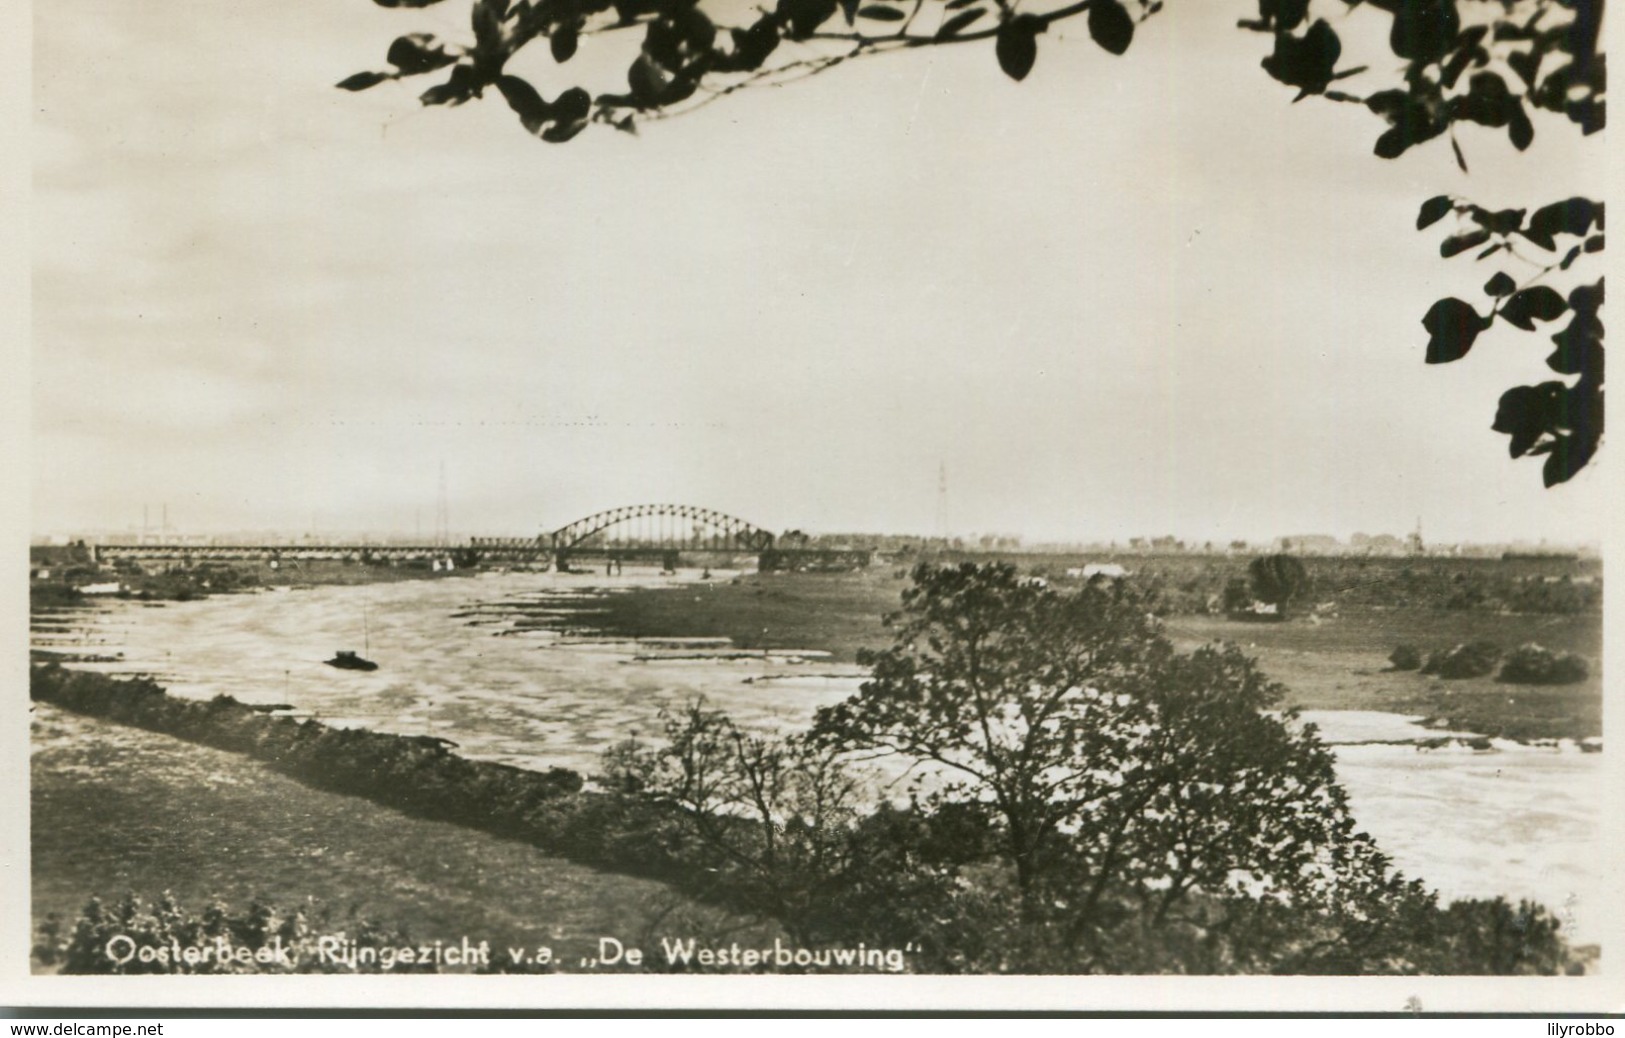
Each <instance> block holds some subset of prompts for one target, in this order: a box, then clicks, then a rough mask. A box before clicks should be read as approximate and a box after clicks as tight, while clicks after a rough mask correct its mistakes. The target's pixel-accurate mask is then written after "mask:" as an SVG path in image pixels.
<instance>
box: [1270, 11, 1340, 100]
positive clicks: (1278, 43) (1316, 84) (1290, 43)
mask: <svg viewBox="0 0 1625 1038" xmlns="http://www.w3.org/2000/svg"><path fill="white" fill-rule="evenodd" d="M1342 54H1343V41H1342V40H1340V39H1338V38H1337V33H1336V32H1335V31H1334V30H1333V29H1332V27H1331V26H1330V25H1328V24H1326V22H1325V21H1316V22H1315V24H1313V25H1311V26H1310V27H1309V31H1308V32H1306V33H1304V35H1303V36H1302V37H1301V38H1299V37H1296V36H1292V35H1289V34H1286V33H1281V34H1278V35H1277V36H1276V37H1275V53H1273V54H1271V55H1270V56H1269V57H1267V58H1265V59H1264V60H1263V62H1262V64H1263V66H1264V71H1265V72H1268V73H1269V74H1270V75H1271V76H1273V77H1275V78H1276V79H1277V80H1280V81H1281V82H1282V83H1285V84H1286V85H1287V86H1295V87H1297V88H1298V89H1299V90H1301V91H1302V92H1304V93H1306V94H1318V93H1320V92H1322V91H1323V90H1325V89H1326V86H1327V84H1328V83H1330V82H1331V81H1332V76H1333V74H1334V73H1333V70H1334V68H1335V67H1336V65H1337V59H1338V58H1339V57H1341V56H1342Z"/></svg>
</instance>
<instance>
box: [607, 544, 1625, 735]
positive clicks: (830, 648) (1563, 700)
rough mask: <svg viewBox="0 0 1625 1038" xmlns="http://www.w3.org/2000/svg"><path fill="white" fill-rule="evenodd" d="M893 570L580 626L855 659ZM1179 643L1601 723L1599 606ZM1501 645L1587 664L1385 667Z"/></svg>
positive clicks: (1218, 620) (735, 588)
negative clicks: (1502, 673) (1446, 673)
mask: <svg viewBox="0 0 1625 1038" xmlns="http://www.w3.org/2000/svg"><path fill="white" fill-rule="evenodd" d="M906 586H907V580H906V579H905V577H904V576H902V575H901V574H899V573H898V572H896V571H894V570H891V569H889V568H888V569H881V568H879V567H876V568H871V569H869V570H860V571H857V572H853V573H842V574H749V575H746V576H743V577H739V578H737V579H734V580H728V581H710V582H701V583H698V584H685V585H682V586H680V587H651V588H634V589H631V590H629V591H626V592H624V593H618V594H614V595H605V596H603V597H602V598H601V599H599V600H598V601H596V602H594V604H593V610H592V613H591V615H590V616H588V617H585V618H584V619H583V620H582V621H580V623H581V626H582V628H583V629H585V630H590V631H592V632H596V633H599V634H602V635H606V636H610V637H621V638H726V639H728V640H729V641H730V642H731V643H732V645H733V646H735V647H736V648H739V649H745V650H754V651H770V650H797V649H816V650H821V651H824V652H828V653H829V654H830V658H831V659H832V661H834V662H837V663H843V664H851V663H854V662H855V661H856V659H857V655H858V652H859V651H860V650H862V649H865V648H867V649H879V648H882V647H884V646H885V645H887V644H889V642H890V637H891V636H890V632H889V631H888V630H887V629H886V627H885V625H884V624H883V622H882V617H884V616H885V615H886V614H887V613H891V612H895V611H896V610H897V609H898V608H899V606H900V604H901V595H902V591H903V588H904V587H906ZM1167 630H1168V634H1169V636H1170V637H1172V638H1173V639H1174V640H1175V641H1176V642H1179V643H1181V644H1182V645H1184V646H1186V647H1190V646H1192V645H1195V644H1199V643H1202V642H1208V641H1231V642H1236V643H1238V644H1240V645H1241V646H1242V647H1243V648H1244V649H1245V650H1246V651H1247V652H1248V654H1249V655H1254V656H1256V657H1257V658H1258V659H1259V661H1260V663H1261V664H1262V665H1263V668H1264V671H1265V672H1266V673H1267V674H1268V675H1269V676H1270V677H1271V678H1273V679H1274V680H1276V681H1279V682H1281V683H1282V684H1283V685H1285V686H1286V689H1287V693H1286V700H1285V701H1286V704H1287V705H1291V706H1296V707H1299V708H1302V709H1306V710H1374V711H1385V712H1389V713H1398V714H1406V715H1410V716H1417V717H1425V718H1428V719H1429V723H1431V724H1433V725H1436V726H1437V727H1439V728H1441V729H1445V730H1451V731H1460V732H1472V733H1475V734H1479V735H1487V736H1498V737H1503V738H1508V739H1517V740H1521V741H1532V740H1544V739H1572V740H1575V741H1577V742H1578V741H1581V740H1585V739H1592V738H1596V737H1598V736H1600V735H1601V734H1602V678H1601V667H1600V661H1601V655H1602V616H1601V614H1600V613H1570V614H1558V615H1538V614H1505V613H1485V612H1472V611H1465V610H1444V609H1426V608H1415V607H1410V608H1403V609H1386V608H1381V607H1377V606H1370V605H1359V604H1356V605H1350V606H1347V607H1344V608H1342V609H1339V610H1337V611H1335V612H1328V613H1327V614H1325V615H1317V614H1310V615H1305V616H1302V617H1299V618H1295V619H1292V620H1289V621H1287V622H1285V623H1279V624H1259V623H1246V622H1242V621H1237V620H1231V619H1228V618H1226V617H1224V616H1222V615H1199V614H1197V615H1180V616H1174V617H1170V618H1169V619H1168V621H1167ZM1479 640H1483V641H1488V642H1491V643H1493V644H1496V645H1498V646H1500V647H1502V648H1503V649H1504V650H1511V649H1513V648H1515V647H1516V646H1518V645H1521V644H1524V643H1526V642H1530V641H1535V642H1539V643H1540V644H1542V645H1544V646H1546V647H1547V648H1551V649H1557V650H1562V651H1564V652H1574V653H1578V654H1580V655H1582V656H1584V657H1586V658H1588V659H1589V660H1591V661H1592V667H1591V674H1590V675H1589V676H1588V677H1587V678H1586V679H1585V680H1584V681H1580V682H1576V683H1574V684H1568V685H1549V686H1534V685H1518V684H1509V683H1502V682H1499V681H1497V680H1496V679H1495V677H1494V675H1486V676H1484V677H1480V678H1467V679H1457V680H1446V679H1441V678H1434V677H1430V676H1425V675H1421V674H1419V673H1416V672H1414V671H1409V672H1404V671H1395V670H1393V669H1392V668H1391V667H1390V666H1389V664H1388V655H1389V653H1391V652H1392V651H1393V649H1394V647H1395V646H1396V645H1398V644H1400V643H1402V642H1403V643H1413V644H1419V645H1421V646H1423V647H1424V648H1425V649H1427V650H1433V649H1443V648H1448V647H1450V646H1451V645H1454V644H1457V643H1461V642H1469V641H1479Z"/></svg>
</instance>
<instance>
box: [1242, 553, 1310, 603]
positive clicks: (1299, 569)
mask: <svg viewBox="0 0 1625 1038" xmlns="http://www.w3.org/2000/svg"><path fill="white" fill-rule="evenodd" d="M1247 576H1248V577H1249V578H1250V579H1251V583H1252V592H1253V597H1254V598H1256V599H1258V601H1260V602H1268V603H1270V604H1271V605H1273V606H1275V608H1276V610H1277V612H1278V613H1279V614H1280V615H1281V616H1285V615H1286V607H1287V603H1289V602H1291V601H1292V600H1293V599H1294V598H1297V597H1298V595H1300V594H1301V593H1302V592H1303V589H1304V588H1305V587H1306V586H1307V585H1308V583H1309V573H1308V571H1307V570H1305V569H1304V568H1303V563H1302V562H1301V561H1300V560H1299V559H1298V558H1297V557H1296V556H1294V555H1285V554H1275V555H1260V556H1259V557H1258V558H1256V559H1254V560H1253V561H1252V562H1251V563H1249V564H1248V566H1247Z"/></svg>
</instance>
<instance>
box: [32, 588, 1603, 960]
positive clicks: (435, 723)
mask: <svg viewBox="0 0 1625 1038" xmlns="http://www.w3.org/2000/svg"><path fill="white" fill-rule="evenodd" d="M725 577H726V575H719V576H718V579H725ZM690 579H691V578H690ZM676 582H679V581H678V579H677V578H660V577H655V576H652V575H650V574H647V573H628V574H627V575H625V576H621V577H606V576H602V575H596V574H595V575H590V576H589V575H567V574H557V573H548V574H519V573H513V574H483V575H480V576H478V577H471V578H465V579H448V580H434V581H404V582H399V583H387V584H370V585H362V586H327V587H312V588H302V589H298V590H288V589H278V590H271V591H265V592H260V593H254V594H238V595H223V596H219V597H216V598H211V599H206V600H200V601H194V602H171V603H163V604H161V605H159V604H152V603H141V602H132V601H121V600H104V601H101V602H98V603H97V604H96V606H95V607H93V608H92V609H90V610H87V611H78V612H75V613H72V614H59V615H55V616H52V617H50V618H49V619H45V618H36V631H35V634H34V646H35V648H38V649H46V650H55V651H64V652H73V653H81V654H87V655H92V654H93V655H96V656H105V657H117V659H116V661H114V662H102V663H81V664H76V665H77V666H82V667H84V668H85V669H92V670H101V671H107V672H113V673H131V672H136V673H144V674H151V675H153V676H154V677H156V678H157V679H158V680H159V681H160V682H161V683H162V684H163V685H165V686H166V687H167V688H168V689H169V690H170V691H171V692H172V693H174V694H176V695H181V696H191V697H198V698H208V697H211V696H214V695H216V694H220V693H225V694H228V695H231V696H234V697H236V698H237V699H239V700H242V701H244V702H247V703H257V704H288V705H290V706H292V707H293V708H295V710H296V712H298V713H301V714H306V715H310V716H314V717H318V718H319V719H321V720H322V721H323V722H324V723H327V724H331V725H347V724H355V725H366V726H367V727H370V728H375V729H378V730H381V731H389V732H397V733H401V734H407V735H418V734H425V735H433V736H437V737H440V738H444V739H450V740H452V741H453V742H455V743H457V744H458V752H460V753H463V754H465V755H467V756H470V757H476V758H482V759H489V760H497V761H504V762H507V763H512V764H518V765H521V766H530V767H543V766H549V765H562V766H565V767H570V768H575V769H578V770H580V771H582V772H584V773H586V774H588V775H591V774H592V773H594V772H595V771H596V769H597V767H598V759H599V755H600V754H601V753H602V752H603V750H604V749H606V748H607V747H609V746H610V745H613V744H614V743H616V742H618V741H620V740H623V739H626V738H627V737H629V736H632V735H635V734H638V733H645V734H652V733H654V732H656V731H657V730H658V728H659V723H660V722H659V716H658V715H659V712H660V709H661V708H662V707H663V706H681V705H682V704H684V703H686V702H688V701H690V700H692V699H694V698H696V697H700V696H703V697H704V698H705V699H706V700H707V702H708V703H709V704H711V705H713V706H716V707H719V708H721V709H724V710H727V711H728V712H729V713H730V714H731V715H733V717H734V719H735V720H736V721H738V722H740V723H741V724H743V725H745V726H747V727H751V728H755V729H761V730H777V731H784V730H790V729H793V728H797V727H800V726H802V725H805V724H806V723H807V721H808V720H809V718H810V717H811V716H812V713H813V711H814V710H816V709H817V708H818V707H820V706H824V705H826V704H829V703H834V702H837V701H839V700H840V699H843V698H845V697H846V696H847V695H850V694H851V692H852V691H853V690H854V689H855V688H856V686H857V684H858V682H859V681H860V680H861V674H860V672H858V671H857V670H856V669H854V668H852V667H843V666H838V665H834V664H831V663H829V662H827V661H825V660H823V658H822V654H821V653H819V652H817V651H816V650H815V649H814V648H813V647H809V648H808V649H807V650H806V651H801V652H788V651H775V652H772V653H769V654H765V655H763V654H741V653H735V652H731V651H727V649H728V647H727V646H726V645H725V644H722V643H720V642H717V641H710V640H703V639H702V640H687V641H682V640H644V641H641V642H627V641H613V640H606V639H602V638H595V637H589V636H583V635H581V634H579V633H577V631H576V629H577V628H579V627H580V626H582V625H590V623H591V619H592V614H591V610H592V608H593V603H594V601H595V599H596V598H597V596H599V595H602V594H620V593H626V592H627V591H628V590H630V589H633V588H636V587H639V586H647V585H649V584H652V583H676ZM337 649H355V650H358V651H360V650H363V649H364V654H365V655H368V656H369V657H370V658H372V659H374V660H377V661H379V663H380V664H381V666H380V669H379V670H377V671H374V672H370V673H366V672H356V671H342V670H337V669H334V668H331V667H328V666H325V665H324V664H323V663H322V661H323V660H324V659H327V658H328V657H329V656H331V655H332V654H333V652H334V651H335V650H337ZM1305 718H1306V720H1312V721H1314V722H1315V723H1316V724H1317V725H1319V727H1320V729H1321V732H1322V736H1323V738H1325V739H1326V741H1327V742H1329V743H1332V744H1333V745H1334V746H1335V748H1336V754H1337V761H1338V764H1337V768H1338V775H1339V777H1340V779H1341V781H1342V782H1343V784H1344V786H1345V787H1346V788H1347V789H1348V791H1349V796H1350V800H1351V804H1352V807H1353V810H1354V813H1355V817H1356V818H1357V819H1358V821H1359V822H1360V824H1361V825H1362V827H1364V828H1365V829H1366V830H1367V831H1368V832H1370V833H1371V834H1372V835H1373V836H1374V837H1376V838H1377V840H1378V843H1379V844H1380V845H1381V846H1382V847H1383V848H1384V849H1385V850H1386V851H1387V852H1388V853H1389V854H1391V855H1392V856H1393V857H1394V859H1395V861H1396V863H1397V864H1398V865H1399V867H1400V868H1401V869H1403V870H1404V871H1405V872H1407V873H1408V874H1410V875H1413V876H1421V877H1423V878H1424V879H1425V880H1426V881H1427V882H1428V884H1429V885H1430V886H1433V887H1435V888H1436V889H1438V890H1439V891H1440V892H1441V894H1443V895H1444V896H1445V897H1446V898H1453V897H1491V896H1496V895H1505V896H1507V897H1509V898H1512V899H1514V900H1516V899H1518V898H1524V897H1528V898H1533V899H1535V900H1538V901H1540V902H1543V903H1544V904H1546V905H1547V906H1548V907H1549V908H1551V909H1552V910H1554V911H1555V912H1557V913H1558V914H1559V916H1560V917H1561V918H1562V919H1563V920H1564V930H1565V932H1566V933H1567V934H1568V935H1569V937H1570V939H1571V940H1574V941H1577V942H1581V943H1584V942H1587V941H1597V940H1599V939H1600V929H1601V921H1600V920H1599V919H1598V918H1597V912H1598V911H1600V909H1601V907H1602V904H1603V896H1604V889H1605V888H1604V885H1603V881H1604V870H1603V865H1602V843H1601V835H1600V831H1599V830H1600V820H1601V804H1602V795H1603V794H1602V790H1603V786H1602V776H1603V768H1602V756H1601V754H1594V753H1581V752H1578V750H1577V748H1576V747H1574V746H1573V745H1572V744H1563V745H1559V746H1548V747H1536V746H1522V745H1519V744H1516V743H1507V742H1502V741H1499V740H1497V741H1495V742H1494V743H1493V744H1492V746H1491V748H1490V749H1488V750H1473V749H1470V748H1469V747H1467V746H1466V745H1463V744H1461V743H1455V742H1452V743H1451V744H1449V745H1448V746H1446V747H1444V748H1440V749H1422V748H1419V746H1418V745H1417V744H1418V743H1420V742H1421V741H1423V740H1427V739H1434V738H1436V737H1437V736H1438V735H1439V734H1440V733H1438V732H1436V731H1431V730H1428V729H1424V728H1421V727H1420V726H1418V725H1416V724H1415V723H1414V719H1411V718H1405V717H1401V716H1399V715H1395V714H1379V713H1371V712H1364V711H1315V712H1312V713H1309V714H1306V715H1305Z"/></svg>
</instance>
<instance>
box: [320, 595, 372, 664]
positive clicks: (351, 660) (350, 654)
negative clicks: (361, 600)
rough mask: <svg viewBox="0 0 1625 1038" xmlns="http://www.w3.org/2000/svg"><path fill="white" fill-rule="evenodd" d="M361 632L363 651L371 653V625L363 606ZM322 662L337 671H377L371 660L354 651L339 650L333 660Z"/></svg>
mask: <svg viewBox="0 0 1625 1038" xmlns="http://www.w3.org/2000/svg"><path fill="white" fill-rule="evenodd" d="M361 632H362V633H361V638H362V645H364V646H365V647H366V648H365V651H367V652H371V651H372V624H371V623H369V622H368V620H367V610H366V608H365V606H363V607H362V610H361ZM322 662H323V663H325V664H327V665H328V666H329V667H337V668H338V669H339V670H377V669H378V664H376V663H374V662H373V661H372V660H369V659H367V658H366V657H365V656H359V655H357V654H356V651H355V650H354V649H339V650H338V651H336V652H334V653H333V658H332V659H330V660H323V661H322Z"/></svg>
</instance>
